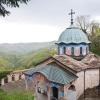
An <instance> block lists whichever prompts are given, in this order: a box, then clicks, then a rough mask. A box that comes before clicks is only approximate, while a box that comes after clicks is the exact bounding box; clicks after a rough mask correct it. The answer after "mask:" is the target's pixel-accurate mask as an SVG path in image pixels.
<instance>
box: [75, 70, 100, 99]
mask: <svg viewBox="0 0 100 100" xmlns="http://www.w3.org/2000/svg"><path fill="white" fill-rule="evenodd" d="M77 76H78V77H79V78H78V79H77V80H76V81H75V83H74V85H75V88H76V95H77V98H79V97H80V95H82V94H83V93H84V88H85V90H86V89H88V88H93V87H95V86H98V85H99V69H88V70H86V71H85V78H84V71H81V72H79V73H77ZM84 79H85V82H84ZM84 83H85V84H84Z"/></svg>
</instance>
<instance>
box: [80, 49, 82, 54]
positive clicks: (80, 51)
mask: <svg viewBox="0 0 100 100" xmlns="http://www.w3.org/2000/svg"><path fill="white" fill-rule="evenodd" d="M80 55H82V47H80Z"/></svg>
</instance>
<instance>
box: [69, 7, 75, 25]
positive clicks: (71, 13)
mask: <svg viewBox="0 0 100 100" xmlns="http://www.w3.org/2000/svg"><path fill="white" fill-rule="evenodd" d="M73 14H75V12H73V9H71V12H70V13H69V15H71V25H73V23H74V22H73Z"/></svg>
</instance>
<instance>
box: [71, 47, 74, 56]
mask: <svg viewBox="0 0 100 100" xmlns="http://www.w3.org/2000/svg"><path fill="white" fill-rule="evenodd" d="M71 51H72V55H74V47H72V50H71Z"/></svg>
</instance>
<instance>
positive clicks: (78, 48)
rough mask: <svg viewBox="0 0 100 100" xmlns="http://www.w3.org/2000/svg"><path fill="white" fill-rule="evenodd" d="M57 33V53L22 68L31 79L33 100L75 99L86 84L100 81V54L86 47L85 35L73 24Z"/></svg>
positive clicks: (90, 85)
mask: <svg viewBox="0 0 100 100" xmlns="http://www.w3.org/2000/svg"><path fill="white" fill-rule="evenodd" d="M70 14H71V25H70V26H69V27H68V28H66V29H65V30H64V31H63V32H62V33H61V35H60V37H59V39H58V41H57V42H56V44H57V45H58V54H57V55H54V56H52V57H48V58H46V59H44V60H43V61H41V62H40V63H38V65H37V66H36V67H35V68H31V69H29V70H28V71H26V72H24V74H25V77H26V87H27V88H28V81H30V80H31V81H32V83H33V87H32V88H34V90H35V91H34V94H35V95H36V100H77V99H78V98H79V97H80V96H81V95H82V94H85V90H86V89H87V88H93V87H94V86H98V85H99V84H100V57H99V56H98V55H95V54H93V53H91V52H90V51H89V45H90V43H91V42H90V41H89V40H88V37H87V35H86V34H85V33H84V32H83V31H82V30H81V29H79V28H78V27H76V26H74V25H73V18H72V15H73V12H72V10H71V13H70Z"/></svg>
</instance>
